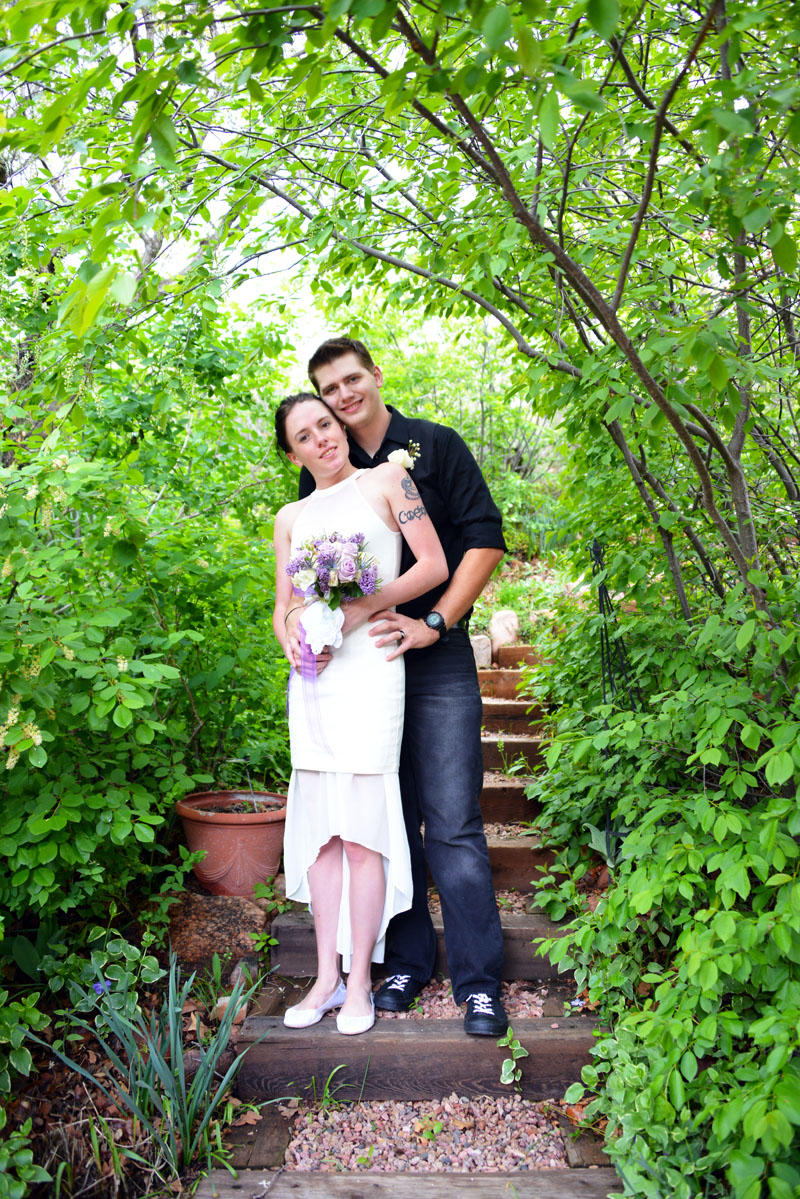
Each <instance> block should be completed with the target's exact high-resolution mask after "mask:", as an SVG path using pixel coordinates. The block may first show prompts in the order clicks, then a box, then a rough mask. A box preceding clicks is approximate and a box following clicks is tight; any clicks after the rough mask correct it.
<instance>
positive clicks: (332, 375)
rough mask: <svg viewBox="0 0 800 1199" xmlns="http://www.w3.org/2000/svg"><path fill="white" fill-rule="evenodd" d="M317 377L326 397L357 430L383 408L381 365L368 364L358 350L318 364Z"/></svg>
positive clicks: (340, 415)
mask: <svg viewBox="0 0 800 1199" xmlns="http://www.w3.org/2000/svg"><path fill="white" fill-rule="evenodd" d="M316 377H317V387H318V388H319V394H320V395H321V396H322V398H323V400H325V402H326V403H327V404H330V406H331V408H332V409H333V411H334V412H335V413H336V415H337V416H338V417H339V419H340V420H341V421H342V423H343V424H345V425H346V426H347V428H348V429H352V430H353V432H354V433H355V434H357V433H358V431H359V430H363V429H366V428H368V427H369V425H370V424H371V423H372V422H373V421H374V420H375V419H376V417H378V416H379V415H380V414H381V413H382V412H383V401H382V400H381V391H380V389H381V385H382V384H383V375H382V374H381V371H380V368H379V367H377V366H375V367H372V368H371V369H370V367H368V366H365V365H364V363H363V362H362V361H361V360H360V358H359V357H358V355H357V354H354V353H352V352H351V353H348V354H342V356H341V357H340V358H334V360H333V362H327V363H326V364H325V365H324V366H320V367H317V371H316Z"/></svg>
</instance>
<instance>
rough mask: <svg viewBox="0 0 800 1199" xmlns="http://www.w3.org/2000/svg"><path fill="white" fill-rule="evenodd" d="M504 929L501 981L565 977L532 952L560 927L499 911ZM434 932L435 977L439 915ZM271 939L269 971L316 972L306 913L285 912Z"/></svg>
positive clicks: (537, 915) (440, 952) (440, 960)
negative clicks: (537, 940) (274, 941)
mask: <svg viewBox="0 0 800 1199" xmlns="http://www.w3.org/2000/svg"><path fill="white" fill-rule="evenodd" d="M500 922H501V924H502V926H503V950H504V962H503V978H504V979H506V980H509V981H511V980H513V979H525V980H526V981H531V982H534V981H535V982H543V981H545V980H547V979H554V978H561V979H563V978H565V977H566V976H565V975H564V974H563V973H562V974H559V972H558V969H557V967H556V966H552V965H551V964H550V962H549V961H548V960H547V958H543V957H540V956H538V955H537V954H536V952H535V947H534V946H533V944H532V942H533V941H534V940H536V939H537V938H539V937H557V936H558V935H559V931H560V930H559V926H558V925H556V924H553V923H552V921H551V920H549V919H548V918H547V916H546V915H545V914H544V912H538V911H535V912H504V911H501V912H500ZM433 927H434V928H435V929H436V941H437V951H436V964H435V966H434V974H437V975H438V974H442V975H444V976H445V977H447V975H448V969H447V950H446V948H445V943H444V930H443V927H442V916H441V913H440V912H434V914H433ZM271 931H272V936H273V937H274V938H275V940H276V941H277V942H278V943H277V945H275V946H273V947H272V949H270V959H269V960H270V967H271V972H272V973H275V974H280V975H282V976H283V977H285V978H311V977H312V976H313V975H314V973H315V971H316V956H315V949H314V945H315V942H314V921H313V917H312V916H311V913H310V912H308V911H294V912H284V913H283V914H282V915H280V916H276V917H275V919H274V920H273V921H272V930H271ZM374 973H375V977H377V978H380V977H383V975H384V973H385V971H384V969H383V967H382V966H376V967H375V970H374Z"/></svg>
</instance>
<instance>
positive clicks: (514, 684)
mask: <svg viewBox="0 0 800 1199" xmlns="http://www.w3.org/2000/svg"><path fill="white" fill-rule="evenodd" d="M478 683H479V685H480V689H481V695H489V696H491V695H493V696H495V697H496V698H497V699H519V698H520V697H521V695H524V692H520V691H519V690H518V687H519V685H520V684H521V683H522V671H521V670H496V669H494V668H487V669H486V670H479V671H478Z"/></svg>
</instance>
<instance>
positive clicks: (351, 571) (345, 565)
mask: <svg viewBox="0 0 800 1199" xmlns="http://www.w3.org/2000/svg"><path fill="white" fill-rule="evenodd" d="M355 577H356V560H355V558H352V557H351V556H350V555H349V554H343V555H342V557H341V558H340V559H339V578H340V580H341V581H342V582H343V583H352V581H353V579H354V578H355Z"/></svg>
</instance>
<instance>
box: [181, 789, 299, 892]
mask: <svg viewBox="0 0 800 1199" xmlns="http://www.w3.org/2000/svg"><path fill="white" fill-rule="evenodd" d="M175 809H176V811H177V813H178V815H179V816H180V818H181V821H182V823H183V830H184V835H185V837H186V841H187V844H188V846H189V850H190V851H191V852H192V853H196V852H197V851H198V850H199V851H203V853H204V857H203V858H202V859H201V860H200V861H199V862H196V863H195V865H194V873H195V875H196V877H197V879H198V881H199V882H200V883H201V885H202V886H203V887H205V889H206V890H207V891H211V892H212V893H213V894H214V895H247V896H249V897H251V898H252V895H253V887H254V886H255V884H256V883H263V882H266V880H267V879H268V878H271V877H273V876H274V875H276V874H277V873H278V868H279V866H280V860H281V851H282V849H283V829H284V824H285V822H286V796H285V795H278V794H276V793H275V792H273V791H253V790H252V789H251V790H250V791H194V792H192V794H191V795H186V796H184V798H183V799H179V800H178V801H177V803H176V804H175Z"/></svg>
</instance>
